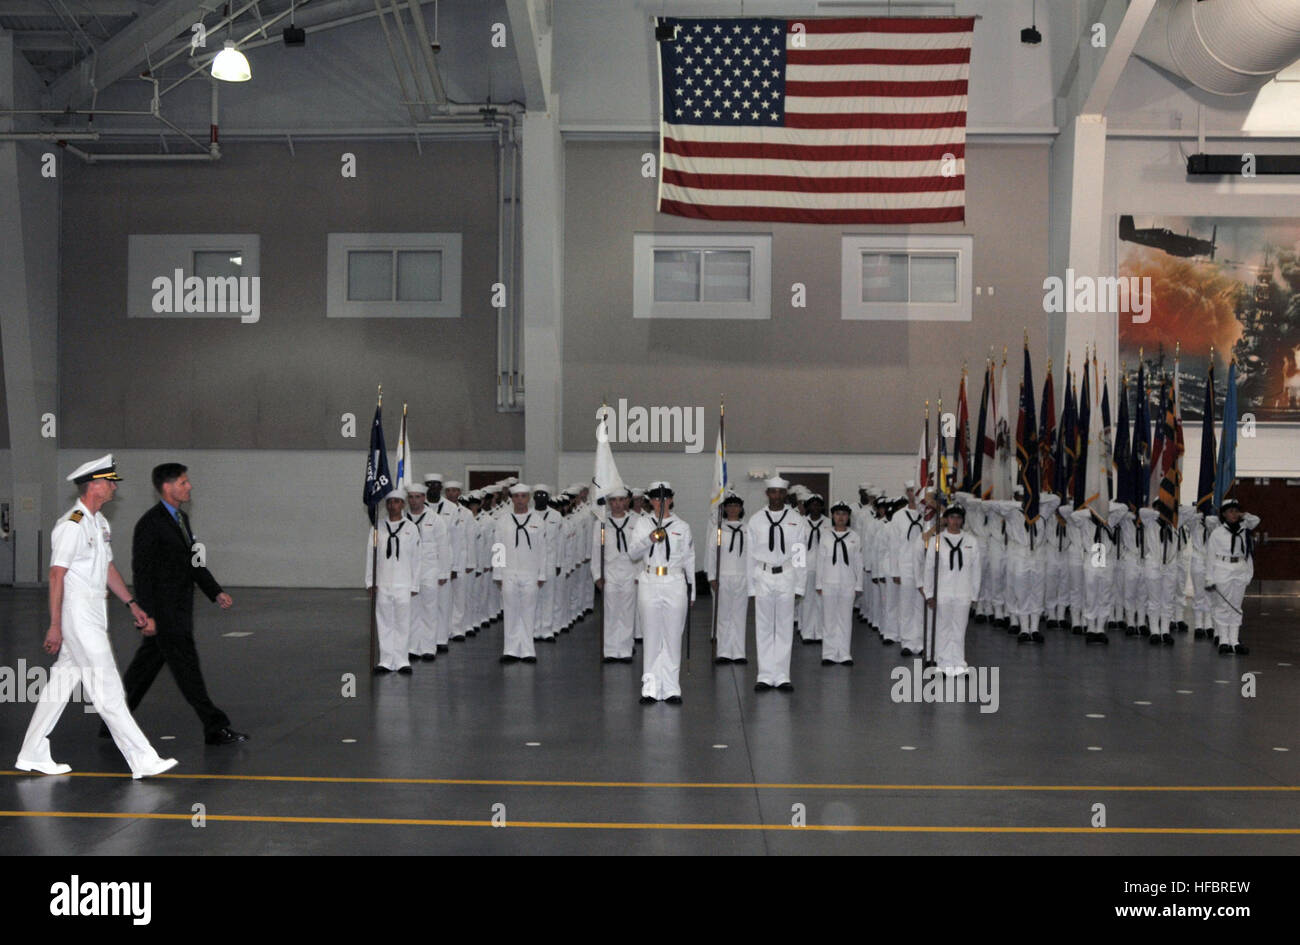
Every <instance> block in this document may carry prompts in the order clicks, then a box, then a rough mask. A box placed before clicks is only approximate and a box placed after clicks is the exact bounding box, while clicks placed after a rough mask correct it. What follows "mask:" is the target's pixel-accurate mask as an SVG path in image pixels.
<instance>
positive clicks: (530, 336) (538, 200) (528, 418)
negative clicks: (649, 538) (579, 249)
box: [520, 34, 564, 488]
mask: <svg viewBox="0 0 1300 945" xmlns="http://www.w3.org/2000/svg"><path fill="white" fill-rule="evenodd" d="M547 39H548V41H549V34H548V37H547ZM558 112H559V97H558V96H557V95H555V94H552V95H551V108H550V110H549V111H529V112H527V113H526V114H525V116H524V127H523V154H522V158H523V173H522V175H521V176H522V178H523V180H522V187H521V191H520V193H521V197H522V202H521V206H522V212H523V231H522V236H523V238H522V243H523V266H522V269H521V273H522V282H523V285H522V293H523V294H522V296H521V301H522V303H523V304H522V308H521V313H522V316H523V352H524V363H523V373H524V477H525V478H524V481H525V482H528V483H530V484H531V483H533V482H539V481H540V482H545V483H548V484H552V485H555V480H556V477H557V476H558V474H559V468H560V467H559V460H560V435H561V422H560V412H561V409H562V407H563V380H564V377H563V370H562V367H561V364H560V352H561V351H562V349H563V341H564V332H563V324H562V319H561V305H560V301H561V262H562V245H563V244H562V239H563V226H564V204H563V200H564V151H563V145H562V143H561V140H560V120H559V114H558ZM555 487H556V488H559V486H558V485H555Z"/></svg>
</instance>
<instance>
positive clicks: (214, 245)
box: [126, 233, 262, 320]
mask: <svg viewBox="0 0 1300 945" xmlns="http://www.w3.org/2000/svg"><path fill="white" fill-rule="evenodd" d="M232 247H235V249H233V250H232ZM261 251H262V237H261V236H260V235H259V234H257V233H130V234H128V235H127V238H126V316H127V318H233V319H236V320H241V319H242V313H241V312H240V311H239V308H238V306H236V307H235V309H234V310H233V311H225V312H155V311H154V310H153V298H154V294H155V292H154V288H153V281H154V279H156V278H158V277H159V276H165V277H167V278H168V279H174V278H175V274H176V270H177V269H179V270H181V272H182V274H183V277H184V278H187V279H188V278H189V277H190V276H193V275H194V261H195V260H194V254H195V253H209V252H238V253H239V254H240V255H241V256H242V257H243V263H242V264H241V265H240V270H241V272H240V274H239V276H238V277H236V278H240V277H247V278H254V277H257V278H258V280H259V283H260V277H261V261H262V260H261ZM258 291H259V304H260V287H259V290H258ZM259 315H260V313H259Z"/></svg>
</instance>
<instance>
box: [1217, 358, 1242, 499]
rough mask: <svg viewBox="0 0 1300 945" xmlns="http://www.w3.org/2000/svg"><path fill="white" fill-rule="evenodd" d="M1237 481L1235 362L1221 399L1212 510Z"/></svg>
mask: <svg viewBox="0 0 1300 945" xmlns="http://www.w3.org/2000/svg"><path fill="white" fill-rule="evenodd" d="M1236 481H1237V360H1236V359H1235V358H1234V359H1233V360H1232V361H1231V362H1230V363H1229V364H1228V388H1227V391H1226V392H1225V396H1224V398H1223V426H1222V427H1221V432H1220V434H1219V464H1218V469H1217V471H1216V472H1215V476H1214V510H1215V512H1218V510H1219V506H1221V505H1223V500H1224V498H1225V497H1227V496H1228V494H1229V493H1231V492H1232V486H1233V483H1235V482H1236Z"/></svg>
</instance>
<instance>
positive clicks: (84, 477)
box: [68, 453, 122, 485]
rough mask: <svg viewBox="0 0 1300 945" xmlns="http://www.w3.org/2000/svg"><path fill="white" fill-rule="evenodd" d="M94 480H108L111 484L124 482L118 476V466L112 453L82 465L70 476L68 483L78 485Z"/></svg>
mask: <svg viewBox="0 0 1300 945" xmlns="http://www.w3.org/2000/svg"><path fill="white" fill-rule="evenodd" d="M92 479H107V480H108V481H109V482H120V481H121V480H122V477H121V476H119V475H118V474H117V465H116V464H115V463H114V462H113V454H112V453H106V454H105V455H103V456H101V457H99V459H92V460H91V461H90V462H88V463H82V464H81V465H80V466H78V467H77V468H76V469H74V470H73V471H72V474H71V475H70V476H68V482H75V483H76V484H77V485H81V484H82V483H83V482H90V481H91V480H92Z"/></svg>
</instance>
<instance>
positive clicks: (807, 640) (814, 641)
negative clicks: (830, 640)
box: [803, 637, 822, 643]
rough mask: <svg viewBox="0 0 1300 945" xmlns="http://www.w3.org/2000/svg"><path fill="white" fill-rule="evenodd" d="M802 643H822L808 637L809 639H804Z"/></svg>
mask: <svg viewBox="0 0 1300 945" xmlns="http://www.w3.org/2000/svg"><path fill="white" fill-rule="evenodd" d="M803 642H804V643H821V642H822V641H821V640H814V639H812V638H811V637H810V638H808V639H805V640H804V641H803Z"/></svg>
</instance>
